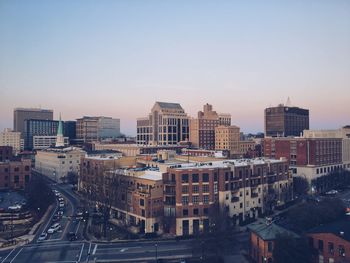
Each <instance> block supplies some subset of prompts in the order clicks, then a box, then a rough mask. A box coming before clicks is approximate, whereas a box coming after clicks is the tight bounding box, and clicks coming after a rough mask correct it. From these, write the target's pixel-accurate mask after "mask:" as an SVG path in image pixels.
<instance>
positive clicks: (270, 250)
mask: <svg viewBox="0 0 350 263" xmlns="http://www.w3.org/2000/svg"><path fill="white" fill-rule="evenodd" d="M267 250H268V252H272V242H271V241H269V242H268V243H267Z"/></svg>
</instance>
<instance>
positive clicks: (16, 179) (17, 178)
mask: <svg viewBox="0 0 350 263" xmlns="http://www.w3.org/2000/svg"><path fill="white" fill-rule="evenodd" d="M18 183H19V176H18V175H15V184H18Z"/></svg>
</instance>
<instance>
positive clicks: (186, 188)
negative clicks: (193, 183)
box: [182, 185, 188, 194]
mask: <svg viewBox="0 0 350 263" xmlns="http://www.w3.org/2000/svg"><path fill="white" fill-rule="evenodd" d="M182 193H183V194H188V186H187V185H183V186H182Z"/></svg>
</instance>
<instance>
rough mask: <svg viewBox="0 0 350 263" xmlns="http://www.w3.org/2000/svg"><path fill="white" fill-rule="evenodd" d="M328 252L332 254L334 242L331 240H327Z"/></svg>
mask: <svg viewBox="0 0 350 263" xmlns="http://www.w3.org/2000/svg"><path fill="white" fill-rule="evenodd" d="M328 253H329V254H331V255H333V254H334V244H333V243H332V242H328Z"/></svg>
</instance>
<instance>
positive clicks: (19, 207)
mask: <svg viewBox="0 0 350 263" xmlns="http://www.w3.org/2000/svg"><path fill="white" fill-rule="evenodd" d="M7 209H8V210H11V211H19V210H21V209H22V206H21V205H19V204H16V205H11V206H9V207H8V208H7Z"/></svg>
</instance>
